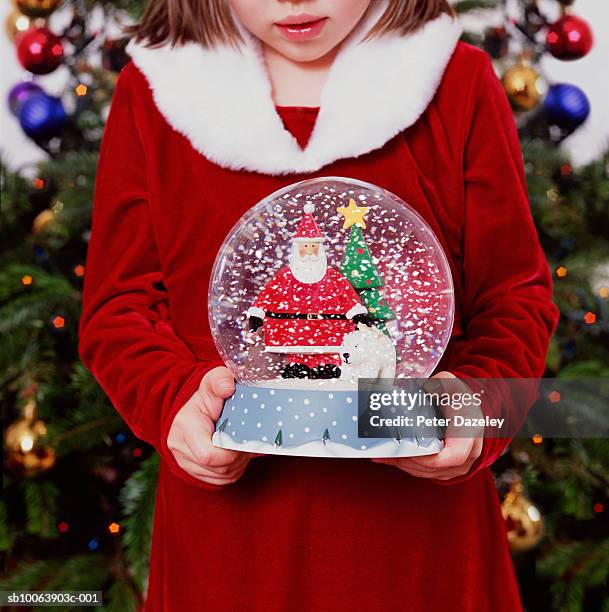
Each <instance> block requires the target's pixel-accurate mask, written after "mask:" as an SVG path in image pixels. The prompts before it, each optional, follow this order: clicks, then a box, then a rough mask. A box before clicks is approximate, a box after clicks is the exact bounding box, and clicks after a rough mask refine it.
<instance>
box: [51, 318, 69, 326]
mask: <svg viewBox="0 0 609 612" xmlns="http://www.w3.org/2000/svg"><path fill="white" fill-rule="evenodd" d="M51 322H52V324H53V327H54V328H55V329H61V328H62V327H64V326H65V324H66V320H65V319H64V318H63V317H60V316H59V315H57V316H55V317H53V319H52V321H51Z"/></svg>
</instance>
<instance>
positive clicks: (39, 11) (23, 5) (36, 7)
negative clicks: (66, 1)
mask: <svg viewBox="0 0 609 612" xmlns="http://www.w3.org/2000/svg"><path fill="white" fill-rule="evenodd" d="M60 2H61V0H13V5H14V6H15V8H16V9H17V10H18V11H20V12H21V13H23V14H24V15H27V16H28V17H48V16H49V15H50V14H51V13H52V12H53V11H54V10H55V9H56V8H57V7H58V6H59V3H60Z"/></svg>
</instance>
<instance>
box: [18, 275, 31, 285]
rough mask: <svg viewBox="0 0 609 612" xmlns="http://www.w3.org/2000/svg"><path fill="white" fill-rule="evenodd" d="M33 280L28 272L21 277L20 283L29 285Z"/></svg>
mask: <svg viewBox="0 0 609 612" xmlns="http://www.w3.org/2000/svg"><path fill="white" fill-rule="evenodd" d="M33 282H34V279H33V278H32V277H31V276H30V275H29V274H25V275H24V276H22V277H21V284H22V285H23V286H24V287H29V286H30V285H31V284H32V283H33Z"/></svg>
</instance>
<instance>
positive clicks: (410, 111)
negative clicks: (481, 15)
mask: <svg viewBox="0 0 609 612" xmlns="http://www.w3.org/2000/svg"><path fill="white" fill-rule="evenodd" d="M386 2H387V0H372V4H371V8H370V9H369V12H368V14H367V15H366V16H364V18H363V20H362V22H361V23H360V24H359V25H358V27H357V28H356V29H355V30H354V31H353V32H352V33H351V34H350V35H349V37H348V38H347V40H345V41H344V43H343V45H342V47H341V49H340V50H339V53H338V54H337V56H336V59H335V61H334V64H333V65H332V68H331V71H330V75H329V77H328V80H327V81H326V84H325V87H324V90H323V92H322V98H321V105H320V110H319V114H318V117H317V121H316V124H315V128H314V130H313V133H312V134H311V138H310V140H309V142H308V145H307V147H306V148H305V150H304V151H303V150H301V149H300V147H299V145H298V143H297V142H296V140H295V138H294V137H293V136H292V135H291V134H290V133H289V132H288V131H287V130H286V129H285V128H284V126H283V123H282V121H281V118H280V117H279V115H278V114H277V112H276V110H275V106H274V103H273V100H272V96H271V85H270V82H269V79H268V76H267V73H266V68H265V65H264V60H263V56H262V52H261V46H260V43H259V42H258V41H257V39H255V38H254V37H253V36H252V35H250V34H249V33H248V32H246V31H245V30H244V29H243V28H242V27H241V28H240V29H241V32H242V34H243V36H244V39H245V40H246V44H245V45H243V47H242V52H241V53H240V52H239V51H237V50H235V49H233V48H230V47H228V46H222V47H219V48H216V49H211V50H207V49H204V48H203V47H201V46H200V45H197V44H195V43H188V44H186V45H182V46H179V47H174V48H171V47H170V46H169V45H165V46H163V47H160V48H156V49H148V48H146V47H144V46H143V45H142V44H136V43H135V42H134V41H131V43H130V44H129V46H128V52H129V54H130V55H131V57H132V58H133V61H134V63H135V64H136V66H137V67H138V68H139V69H140V70H141V71H142V72H143V74H144V75H145V76H146V78H147V80H148V82H149V84H150V87H151V89H152V92H153V97H154V100H155V103H156V105H157V107H158V109H159V111H160V112H161V114H162V115H163V116H164V117H165V119H166V120H167V121H168V123H169V124H170V125H171V126H172V127H173V128H174V129H175V130H177V131H178V132H179V133H181V134H183V135H184V136H186V138H188V140H189V141H190V142H191V144H192V146H193V147H194V148H195V149H196V150H197V151H199V152H200V153H202V154H203V155H205V156H206V157H207V158H208V159H209V160H211V161H213V162H215V163H217V164H219V165H220V166H223V167H225V168H231V169H234V170H241V169H247V170H252V171H257V172H261V173H263V174H288V173H293V172H297V173H300V172H302V173H309V172H314V171H316V170H319V169H320V168H322V167H323V166H325V165H327V164H329V163H331V162H333V161H335V160H337V159H342V158H348V157H357V156H359V155H363V154H364V153H368V152H369V151H373V150H375V149H378V148H380V147H382V146H383V145H384V144H385V143H386V142H387V141H388V140H390V139H391V138H393V137H394V136H395V135H396V134H398V133H399V132H401V131H403V130H405V129H406V128H407V127H409V126H411V125H412V124H413V123H414V122H415V121H416V120H417V119H418V118H419V116H420V115H421V114H422V113H423V112H424V110H425V109H426V108H427V105H428V104H429V102H430V101H431V99H432V98H433V96H434V94H435V92H436V89H437V87H438V85H439V83H440V80H441V78H442V75H443V73H444V69H445V68H446V65H447V63H448V61H449V59H450V57H451V55H452V53H453V51H454V48H455V45H456V43H457V41H458V39H459V36H460V34H461V27H460V25H459V23H458V22H457V21H456V20H453V19H452V18H451V17H449V16H448V15H442V16H440V17H438V18H437V19H435V20H434V21H431V22H429V23H427V24H426V25H425V27H424V28H422V29H421V30H419V31H417V32H415V33H413V34H410V35H408V36H403V37H401V36H398V35H395V34H391V35H385V36H382V37H377V38H373V39H372V40H369V41H366V42H365V43H362V44H359V45H358V44H357V43H358V42H360V41H361V40H362V39H363V37H364V35H365V34H366V33H367V32H368V30H369V29H370V27H372V25H373V24H374V23H376V21H377V20H378V19H379V17H380V15H381V14H382V13H383V11H384V10H385V7H386Z"/></svg>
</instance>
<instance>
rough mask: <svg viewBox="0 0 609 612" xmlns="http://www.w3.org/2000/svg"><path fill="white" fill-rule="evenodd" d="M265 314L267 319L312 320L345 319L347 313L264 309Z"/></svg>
mask: <svg viewBox="0 0 609 612" xmlns="http://www.w3.org/2000/svg"><path fill="white" fill-rule="evenodd" d="M265 315H266V316H267V317H268V318H269V319H306V320H307V321H314V320H318V319H346V318H347V315H344V314H333V313H322V312H270V311H268V310H267V311H266V312H265Z"/></svg>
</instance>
